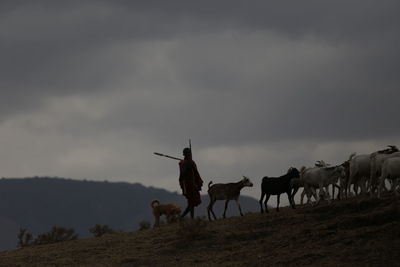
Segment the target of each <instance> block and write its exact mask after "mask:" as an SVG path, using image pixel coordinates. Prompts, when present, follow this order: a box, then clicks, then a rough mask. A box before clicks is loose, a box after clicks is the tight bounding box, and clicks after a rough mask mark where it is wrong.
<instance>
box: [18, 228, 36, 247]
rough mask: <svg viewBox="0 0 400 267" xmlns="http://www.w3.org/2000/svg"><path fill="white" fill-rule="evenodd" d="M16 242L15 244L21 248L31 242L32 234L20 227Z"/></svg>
mask: <svg viewBox="0 0 400 267" xmlns="http://www.w3.org/2000/svg"><path fill="white" fill-rule="evenodd" d="M17 238H18V244H17V246H18V247H20V248H22V247H26V246H29V245H31V244H32V241H33V235H32V234H31V233H29V232H28V230H26V229H25V228H20V229H19V233H18V235H17Z"/></svg>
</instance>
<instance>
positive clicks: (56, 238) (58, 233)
mask: <svg viewBox="0 0 400 267" xmlns="http://www.w3.org/2000/svg"><path fill="white" fill-rule="evenodd" d="M75 239H78V234H76V233H75V230H74V229H73V228H64V227H58V226H54V227H53V228H52V229H51V231H50V232H48V233H44V234H40V235H38V237H36V239H35V240H34V241H33V244H35V245H42V244H52V243H57V242H62V241H68V240H75Z"/></svg>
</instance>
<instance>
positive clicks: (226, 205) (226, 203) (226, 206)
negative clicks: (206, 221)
mask: <svg viewBox="0 0 400 267" xmlns="http://www.w3.org/2000/svg"><path fill="white" fill-rule="evenodd" d="M228 203H229V199H227V200H226V201H225V209H224V215H222V217H224V218H225V214H226V209H227V208H228Z"/></svg>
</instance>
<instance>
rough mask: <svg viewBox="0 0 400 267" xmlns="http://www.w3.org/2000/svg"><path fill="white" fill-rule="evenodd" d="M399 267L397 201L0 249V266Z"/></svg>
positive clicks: (361, 201) (361, 200) (363, 201)
mask: <svg viewBox="0 0 400 267" xmlns="http://www.w3.org/2000/svg"><path fill="white" fill-rule="evenodd" d="M283 265H285V266H296V265H297V266H304V265H306V266H400V199H399V198H395V197H392V196H384V198H383V199H380V200H378V199H376V198H369V197H357V198H352V199H348V200H340V201H335V202H333V203H332V204H330V203H322V204H321V205H319V206H317V207H311V206H297V209H295V210H292V209H291V208H289V207H286V208H282V209H281V211H280V212H279V213H277V212H276V211H275V210H270V213H267V214H259V213H248V214H246V215H245V216H244V217H231V218H227V219H220V220H218V221H214V222H211V223H209V222H208V221H205V220H194V221H190V220H188V221H185V222H183V223H181V224H179V223H175V224H170V225H162V226H161V227H159V228H157V229H147V230H141V231H137V232H130V233H117V234H111V235H104V236H102V237H98V238H90V239H81V240H75V241H67V242H61V243H56V244H50V245H40V246H30V247H25V248H21V249H17V250H13V251H3V252H0V266H283Z"/></svg>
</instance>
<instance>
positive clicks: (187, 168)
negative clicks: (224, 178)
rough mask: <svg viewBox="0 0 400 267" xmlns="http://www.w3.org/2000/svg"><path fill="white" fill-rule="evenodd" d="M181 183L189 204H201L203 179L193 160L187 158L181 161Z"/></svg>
mask: <svg viewBox="0 0 400 267" xmlns="http://www.w3.org/2000/svg"><path fill="white" fill-rule="evenodd" d="M179 184H180V186H181V189H182V193H183V195H184V196H185V197H186V198H187V200H188V205H189V206H192V207H195V206H198V205H200V203H201V196H200V191H201V187H202V186H203V180H202V179H201V177H200V174H199V171H198V170H197V166H196V163H195V162H194V161H193V160H186V159H185V160H181V161H180V162H179Z"/></svg>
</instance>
